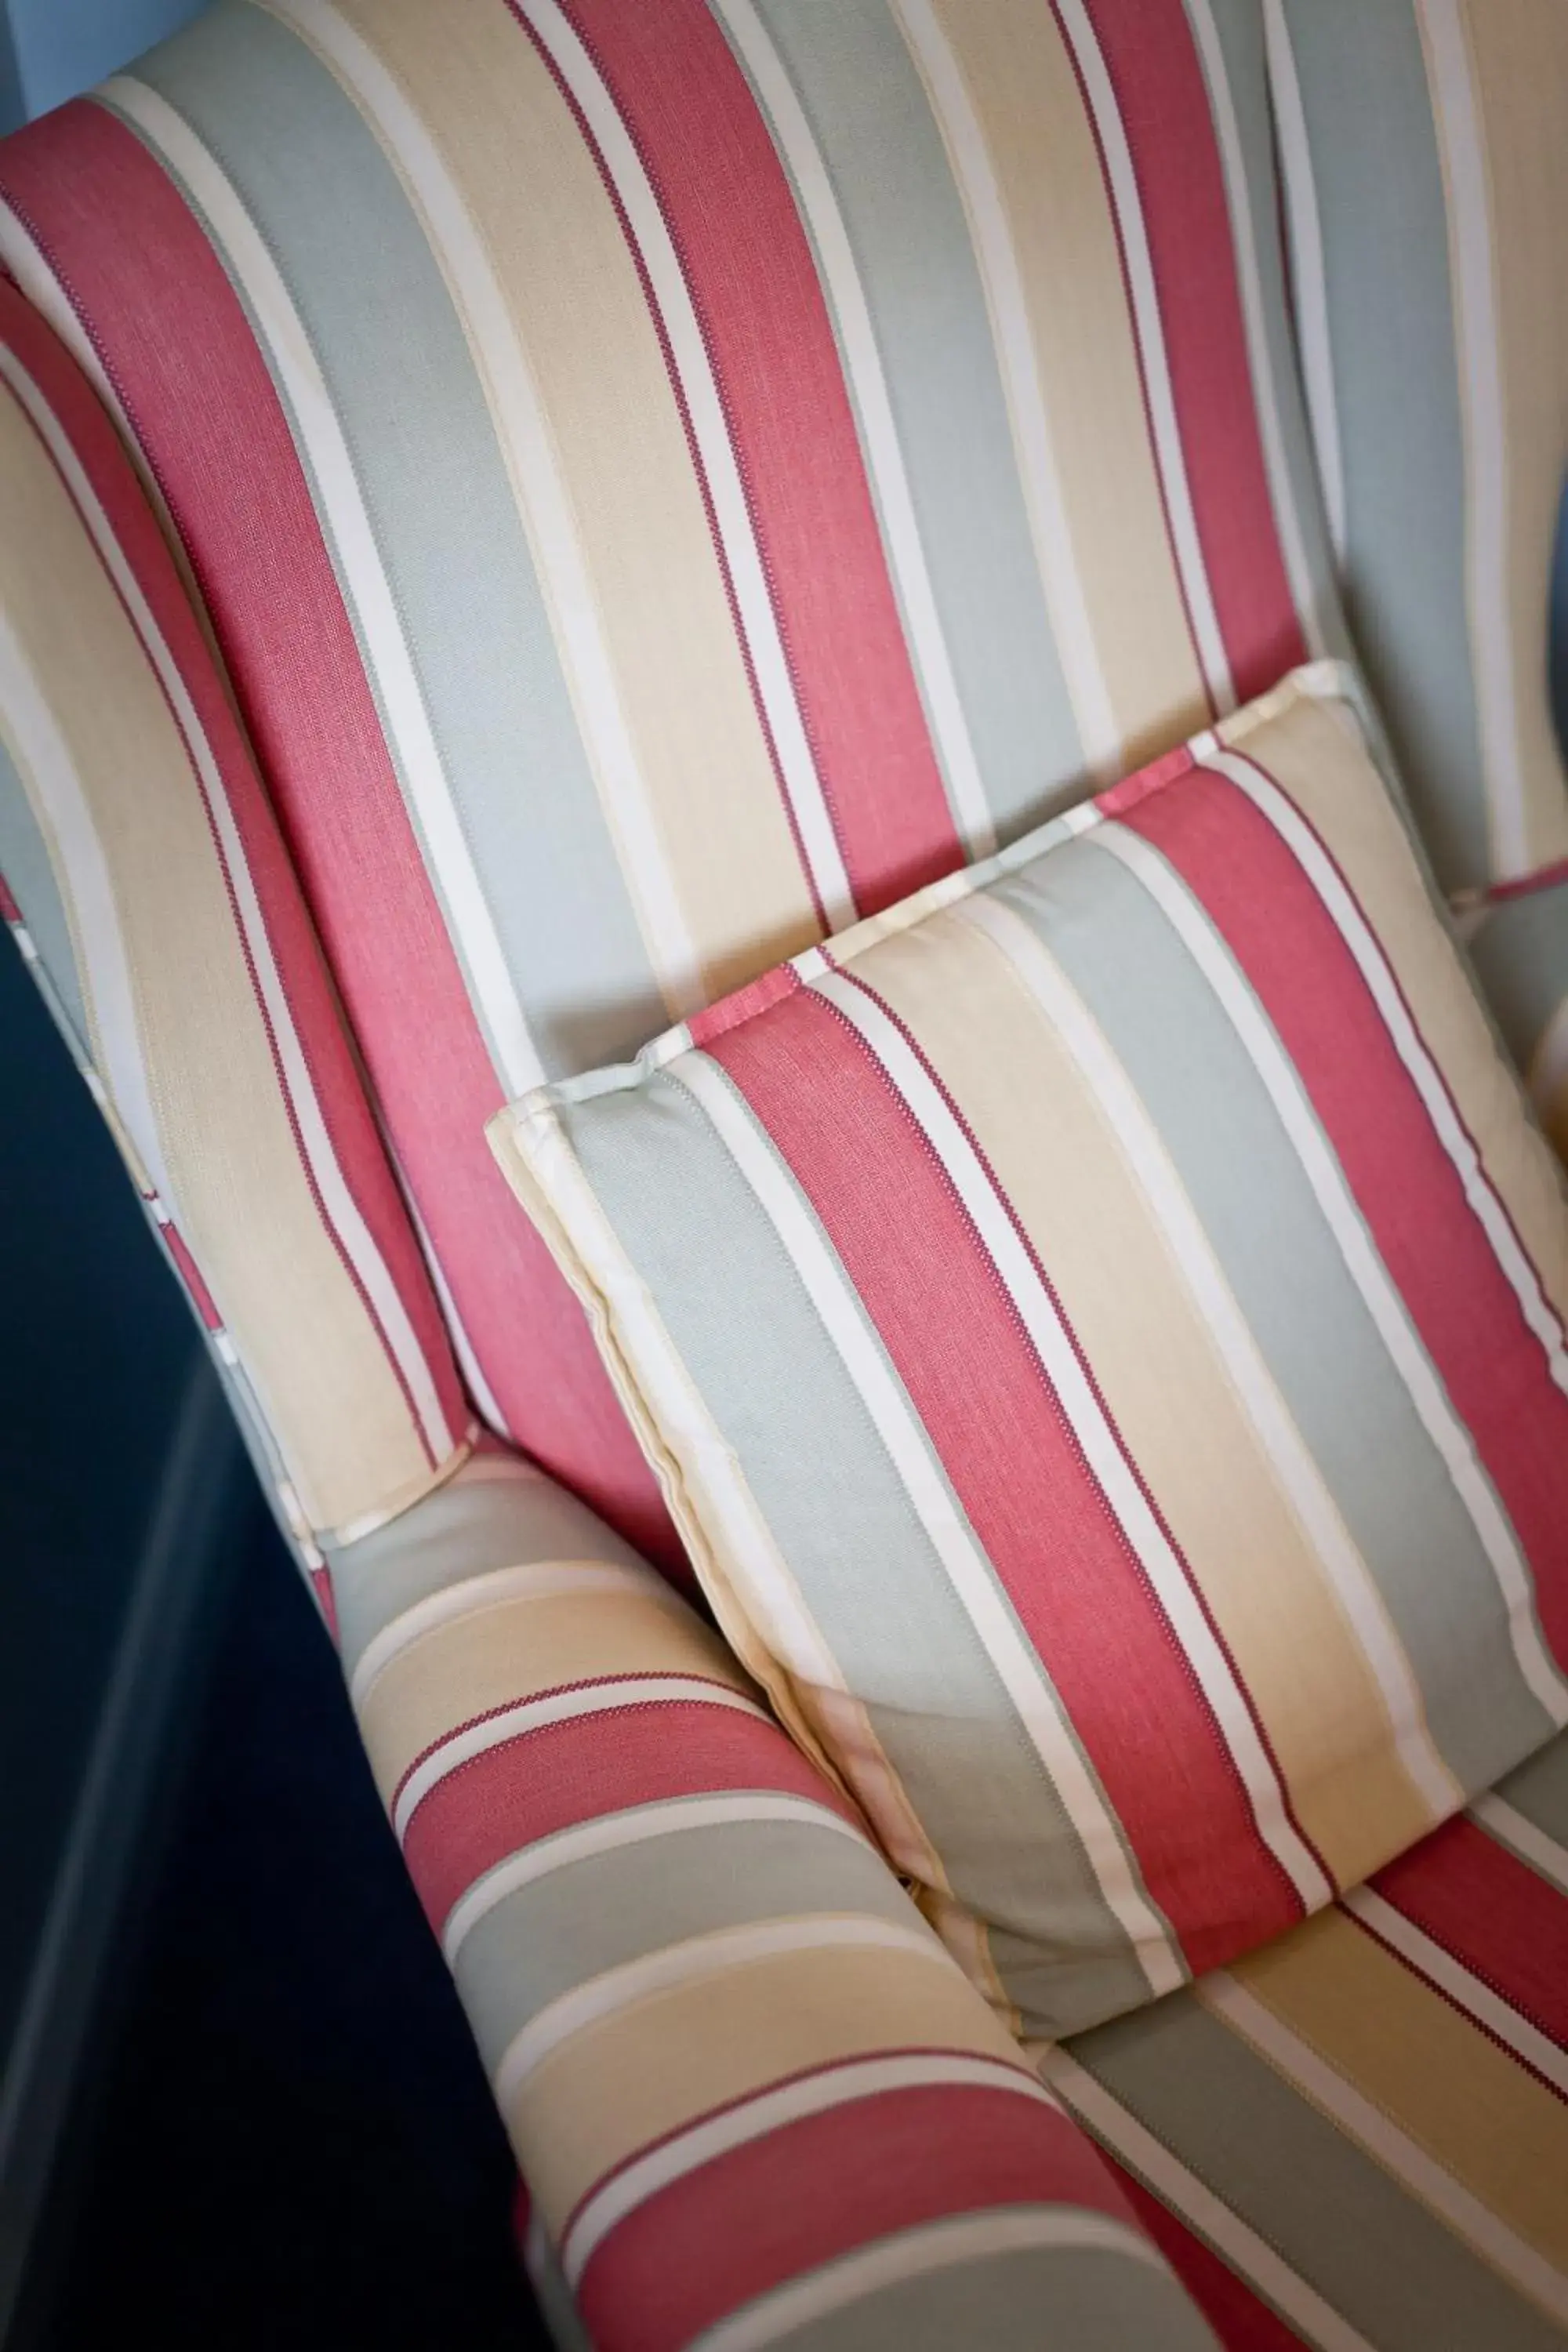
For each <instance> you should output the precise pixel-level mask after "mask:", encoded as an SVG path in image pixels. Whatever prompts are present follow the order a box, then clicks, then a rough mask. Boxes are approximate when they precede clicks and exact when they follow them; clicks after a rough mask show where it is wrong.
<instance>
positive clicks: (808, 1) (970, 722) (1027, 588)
mask: <svg viewBox="0 0 1568 2352" xmlns="http://www.w3.org/2000/svg"><path fill="white" fill-rule="evenodd" d="M757 8H758V14H759V16H762V18H763V21H764V23H765V25H766V26H767V30H768V33H769V36H770V37H771V39H772V41H773V46H774V47H775V48H776V49H777V51H778V53H779V56H780V57H781V58H782V59H783V61H784V66H785V68H786V70H787V71H788V73H789V76H790V79H791V80H792V81H793V83H794V85H795V91H796V94H797V96H798V97H799V99H800V101H801V105H802V107H803V109H804V110H805V116H806V119H807V121H808V122H809V123H810V125H811V129H812V132H813V135H814V137H815V138H816V143H817V146H818V147H819V149H820V150H821V152H822V156H823V160H824V162H825V163H826V167H827V170H828V173H829V176H830V178H831V180H832V184H833V190H834V194H835V195H836V197H837V202H838V208H839V211H840V213H841V214H842V215H843V219H844V225H845V228H846V231H847V235H848V238H849V243H850V246H851V247H852V249H853V252H854V255H855V263H856V268H857V270H858V274H859V278H860V282H861V287H862V289H863V291H864V293H865V297H866V301H867V305H868V309H869V310H870V314H871V320H872V327H873V331H874V332H875V335H876V340H877V346H878V351H879V356H880V359H881V362H882V370H883V374H884V377H885V379H886V382H887V387H888V397H889V403H890V404H891V407H892V412H893V418H894V423H895V425H896V427H897V431H898V437H899V445H900V449H901V451H902V454H903V458H904V466H905V470H906V474H907V476H908V479H909V485H910V498H911V499H912V501H913V505H914V510H915V516H916V520H917V522H918V525H919V530H920V536H921V545H922V547H923V549H924V551H925V555H926V562H927V568H928V571H929V572H930V576H931V590H932V593H933V595H934V597H935V600H936V605H937V610H938V613H939V614H940V616H941V622H942V635H943V637H944V638H945V640H946V643H947V647H948V654H949V657H950V659H951V661H952V668H953V675H954V677H955V679H956V682H957V685H958V691H959V698H960V700H961V702H962V703H963V715H964V720H965V723H966V725H967V728H968V730H969V738H970V741H971V742H972V744H973V747H974V755H975V761H976V763H977V765H978V767H979V771H980V776H981V781H982V782H983V784H984V789H985V796H986V800H987V803H988V804H989V806H990V809H991V812H992V815H993V817H994V822H995V827H996V835H997V838H998V840H999V841H1008V840H1011V839H1012V838H1013V836H1014V835H1016V834H1018V833H1021V832H1023V831H1025V830H1026V828H1027V827H1028V826H1029V825H1031V824H1038V823H1039V821H1040V820H1041V819H1042V818H1043V817H1044V816H1046V815H1047V814H1049V812H1050V811H1051V810H1052V809H1053V808H1054V807H1056V806H1058V804H1060V803H1062V802H1063V801H1064V800H1068V799H1076V798H1078V797H1079V796H1080V795H1081V793H1083V792H1084V791H1085V790H1086V789H1087V779H1086V778H1085V775H1084V763H1083V751H1082V747H1081V745H1080V744H1079V737H1078V728H1077V724H1076V722H1075V720H1074V718H1073V714H1072V706H1071V703H1070V702H1069V700H1068V691H1067V687H1066V684H1065V682H1064V680H1063V677H1062V673H1061V667H1060V663H1059V661H1058V656H1057V649H1056V643H1055V640H1054V638H1053V636H1052V635H1051V628H1050V622H1049V619H1048V617H1047V611H1046V602H1045V593H1044V590H1043V588H1042V585H1041V583H1040V577H1039V571H1038V567H1037V563H1036V561H1035V554H1034V549H1033V546H1032V544H1031V541H1030V538H1029V531H1028V526H1027V520H1026V509H1025V502H1024V494H1023V489H1022V487H1021V485H1020V483H1019V480H1018V475H1017V468H1016V464H1015V461H1014V456H1013V440H1012V429H1011V426H1010V425H1009V422H1008V416H1007V407H1006V402H1005V398H1004V395H1003V391H1002V383H1001V379H1000V376H999V375H998V373H997V369H996V354H995V345H994V340H993V336H992V331H991V322H990V319H989V316H988V313H987V310H986V305H985V295H984V289H983V287H982V285H981V281H980V274H979V271H978V269H977V268H976V267H975V261H974V255H973V249H972V247H971V245H970V241H969V231H968V227H967V226H966V224H965V221H964V217H963V205H962V204H961V203H960V201H959V196H958V192H957V190H956V188H955V187H954V185H953V181H952V172H951V170H950V168H949V165H948V161H947V155H946V152H945V150H944V148H943V146H942V137H941V133H940V132H939V131H938V130H937V127H936V124H935V121H933V119H932V116H931V108H930V106H929V104H928V102H927V100H926V95H925V90H924V88H923V86H922V84H921V79H920V76H919V74H918V73H917V72H916V70H915V68H914V65H913V63H912V61H911V60H910V55H909V52H908V50H907V49H906V47H905V46H904V42H903V38H902V36H901V35H900V32H899V29H898V26H896V24H895V23H894V21H893V18H892V15H891V12H890V10H889V7H888V5H887V0H837V5H835V6H833V7H831V8H825V7H822V6H821V5H816V0H757ZM824 290H825V292H826V278H825V279H824ZM845 381H846V383H847V386H848V388H849V390H850V391H851V394H852V393H853V389H854V387H853V383H852V382H851V380H850V377H849V373H848V370H847V368H846V371H845ZM868 471H869V469H868ZM872 486H873V488H875V478H874V477H872ZM894 576H895V579H896V575H894Z"/></svg>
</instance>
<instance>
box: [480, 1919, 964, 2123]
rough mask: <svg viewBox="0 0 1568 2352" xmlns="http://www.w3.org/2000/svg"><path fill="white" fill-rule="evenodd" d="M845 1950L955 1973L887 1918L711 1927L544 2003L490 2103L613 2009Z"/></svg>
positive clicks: (926, 1940) (928, 1942)
mask: <svg viewBox="0 0 1568 2352" xmlns="http://www.w3.org/2000/svg"><path fill="white" fill-rule="evenodd" d="M844 1946H853V1947H855V1948H859V1949H865V1948H872V1949H876V1950H881V1951H889V1952H906V1953H910V1954H912V1955H913V1956H914V1957H915V1958H918V1959H926V1960H930V1961H931V1963H932V1964H933V1966H935V1967H937V1968H941V1969H953V1970H954V1972H955V1974H956V1963H955V1962H954V1961H953V1960H952V1959H950V1958H949V1957H948V1955H947V1953H946V1952H945V1951H944V1950H943V1949H942V1946H941V1945H940V1944H939V1943H938V1942H937V1939H936V1937H934V1936H933V1935H932V1934H931V1930H930V1928H929V1927H917V1926H910V1927H900V1926H899V1925H897V1924H896V1923H895V1922H894V1921H891V1920H888V1919H875V1918H869V1917H863V1916H859V1915H858V1914H850V1913H838V1912H830V1911H823V1912H814V1913H812V1914H811V1915H810V1916H808V1917H805V1918H798V1919H763V1920H757V1921H752V1922H750V1923H748V1924H747V1925H746V1926H744V1927H718V1928H715V1929H714V1930H713V1932H712V1933H711V1934H710V1935H706V1936H693V1937H689V1938H688V1939H687V1940H686V1941H685V1942H684V1943H679V1944H667V1945H665V1946H663V1947H662V1948H660V1949H659V1950H658V1951H657V1952H645V1953H644V1954H643V1955H642V1957H641V1958H639V1959H635V1960H627V1961H626V1963H625V1964H624V1965H623V1966H622V1967H620V1968H617V1969H606V1970H605V1973H604V1974H603V1975H602V1976H596V1977H593V1978H590V1979H589V1980H588V1982H587V1983H586V1984H580V1985H574V1986H573V1988H572V1990H571V1991H570V1992H563V1993H562V1994H561V1996H560V1997H559V1999H558V2000H552V2001H551V2002H549V2003H548V2004H547V2005H546V2007H545V2008H543V2009H542V2010H541V2011H539V2012H538V2014H537V2015H536V2016H534V2017H531V2018H530V2019H529V2021H528V2023H527V2024H526V2025H525V2026H523V2027H522V2028H521V2030H520V2031H519V2032H517V2033H515V2034H513V2036H512V2038H511V2040H510V2042H509V2043H508V2044H507V2047H506V2050H505V2052H504V2053H503V2054H502V2056H501V2060H500V2064H499V2065H498V2066H497V2068H496V2070H495V2074H494V2076H493V2081H494V2084H495V2095H496V2099H497V2101H498V2103H499V2104H500V2107H501V2108H502V2110H503V2112H504V2110H505V2109H506V2108H508V2107H510V2105H511V2102H512V2100H513V2099H514V2098H515V2096H516V2095H517V2094H518V2092H519V2091H520V2090H521V2088H522V2085H523V2084H524V2083H525V2082H526V2081H527V2079H528V2077H529V2075H530V2074H532V2072H533V2070H534V2068H535V2067H536V2066H537V2065H539V2063H541V2061H542V2060H543V2059H545V2058H547V2057H548V2056H549V2055H550V2053H551V2052H552V2050H556V2049H559V2048H560V2046H561V2044H562V2042H565V2041H568V2040H569V2039H570V2038H571V2036H572V2035H573V2034H574V2033H581V2032H584V2030H585V2029H586V2028H587V2027H589V2026H593V2025H598V2024H601V2023H603V2021H605V2019H606V2018H609V2017H614V2016H615V2015H616V2011H620V2010H626V2009H630V2008H631V2007H633V2005H634V2004H636V2003H638V2002H641V2001H645V2000H651V1999H653V1998H654V1997H655V1996H657V1995H658V1994H659V1993H662V1992H668V1991H670V1990H673V1989H674V1988H675V1987H676V1986H678V1985H683V1984H690V1983H692V1982H694V1981H696V1980H698V1979H701V1978H703V1977H717V1976H726V1975H728V1974H729V1973H730V1972H731V1970H733V1969H743V1968H747V1967H749V1966H751V1965H752V1963H753V1962H754V1961H757V1960H766V1959H773V1958H777V1957H778V1956H779V1955H780V1954H781V1953H785V1952H814V1951H822V1950H824V1949H825V1948H831V1947H837V1948H842V1947H844Z"/></svg>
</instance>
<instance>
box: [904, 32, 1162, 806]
mask: <svg viewBox="0 0 1568 2352" xmlns="http://www.w3.org/2000/svg"><path fill="white" fill-rule="evenodd" d="M889 5H890V7H891V8H892V11H893V14H894V16H895V17H896V18H897V19H898V22H899V25H900V29H901V31H902V33H903V36H904V39H905V42H906V43H907V45H908V47H909V49H910V55H911V56H912V57H913V58H914V59H915V61H916V63H917V64H918V66H919V67H920V69H921V76H922V78H923V79H924V81H925V84H926V88H927V90H928V92H929V94H930V98H931V106H932V110H933V111H934V112H935V114H936V117H937V121H938V122H939V124H940V126H941V129H942V137H943V140H944V142H945V143H946V146H947V151H948V159H949V163H950V164H951V166H952V173H953V177H954V179H955V180H956V181H957V183H958V187H959V191H960V194H962V196H963V207H964V211H965V213H966V215H968V220H969V232H970V235H971V236H972V237H973V242H974V252H975V259H976V260H977V262H978V263H979V266H980V270H981V274H982V276H983V277H984V281H985V289H986V293H987V296H988V299H989V304H990V310H991V319H992V326H993V330H994V334H995V338H996V359H997V364H998V366H999V367H1000V369H1001V372H1002V378H1003V382H1004V384H1005V388H1006V395H1007V407H1008V413H1009V415H1011V417H1012V420H1013V431H1014V435H1015V436H1016V443H1017V456H1018V469H1019V473H1020V475H1021V477H1022V480H1023V486H1024V497H1025V501H1026V506H1027V508H1028V514H1029V528H1030V533H1031V536H1032V538H1033V541H1034V545H1035V560H1036V562H1037V563H1038V565H1039V568H1040V579H1041V582H1042V583H1043V585H1044V588H1045V593H1046V604H1047V611H1048V612H1049V614H1050V618H1051V632H1052V635H1054V637H1055V639H1056V643H1057V650H1058V655H1059V656H1060V659H1061V664H1062V672H1063V676H1064V677H1065V678H1066V681H1067V688H1068V698H1069V700H1070V701H1071V703H1072V708H1073V717H1074V719H1075V721H1076V723H1077V727H1078V732H1079V741H1080V742H1081V744H1082V745H1083V755H1084V761H1085V764H1086V765H1087V767H1088V769H1089V772H1090V773H1091V774H1092V775H1094V776H1097V777H1098V778H1100V781H1101V782H1106V783H1109V782H1110V780H1111V779H1112V777H1114V776H1115V775H1116V774H1117V773H1118V772H1119V771H1120V769H1121V730H1120V729H1119V728H1118V726H1117V724H1116V717H1115V713H1114V711H1113V710H1112V709H1111V702H1110V688H1109V686H1108V684H1107V682H1106V677H1105V673H1104V671H1103V669H1102V668H1101V667H1100V650H1099V647H1098V646H1097V645H1096V642H1095V636H1094V630H1093V627H1092V625H1091V623H1090V620H1089V610H1088V607H1087V605H1086V604H1085V603H1084V598H1083V584H1082V581H1081V579H1080V576H1079V568H1078V564H1077V562H1076V561H1075V559H1074V555H1073V547H1072V539H1071V535H1070V533H1069V531H1068V520H1067V508H1066V502H1065V500H1064V499H1063V496H1062V485H1061V477H1060V474H1059V472H1058V466H1057V458H1056V452H1055V450H1054V448H1053V447H1052V446H1051V431H1050V417H1049V411H1048V410H1047V405H1046V399H1045V394H1044V393H1043V391H1042V389H1041V385H1040V376H1039V367H1038V363H1037V359H1036V356H1035V345H1034V339H1033V336H1032V335H1031V333H1030V331H1029V311H1028V304H1027V302H1026V299H1025V295H1024V287H1023V281H1022V278H1021V277H1020V274H1019V268H1018V257H1017V254H1016V251H1015V249H1014V245H1013V239H1012V236H1011V233H1010V231H1009V229H1008V226H1007V214H1006V207H1005V205H1004V204H1003V201H1002V192H1001V189H1000V188H999V187H998V185H997V182H996V175H995V173H994V169H993V167H992V163H991V158H990V155H989V153H988V152H987V150H986V145H985V138H984V132H983V131H982V130H981V128H980V122H979V118H978V116H977V115H976V113H975V110H974V106H973V101H972V100H971V98H970V95H969V91H968V89H967V88H966V87H965V84H964V79H963V73H962V71H961V69H960V68H959V65H958V61H957V59H956V58H954V56H953V54H952V50H951V48H950V47H948V43H947V39H946V37H945V36H944V34H943V33H942V27H941V26H940V25H939V24H938V22H937V19H936V14H935V11H934V9H933V8H932V6H931V0H889Z"/></svg>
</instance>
